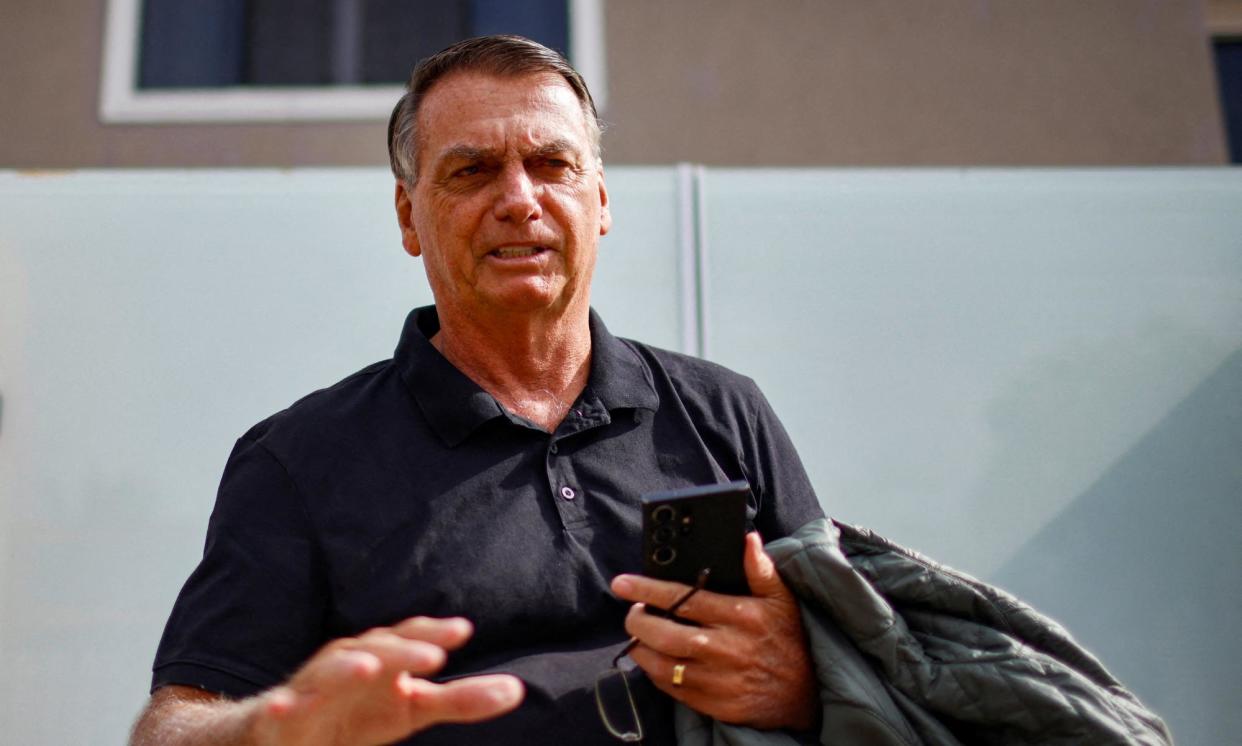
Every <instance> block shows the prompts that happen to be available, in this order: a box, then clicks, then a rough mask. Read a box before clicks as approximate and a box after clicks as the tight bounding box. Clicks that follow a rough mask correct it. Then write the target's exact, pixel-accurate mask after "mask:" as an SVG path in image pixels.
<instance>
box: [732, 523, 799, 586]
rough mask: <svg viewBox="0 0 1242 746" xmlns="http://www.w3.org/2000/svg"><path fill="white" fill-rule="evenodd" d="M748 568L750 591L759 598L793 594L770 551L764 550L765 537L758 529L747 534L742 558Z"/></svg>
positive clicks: (743, 563)
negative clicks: (769, 553) (786, 585)
mask: <svg viewBox="0 0 1242 746" xmlns="http://www.w3.org/2000/svg"><path fill="white" fill-rule="evenodd" d="M742 565H743V567H745V569H746V582H747V583H749V584H750V593H751V595H752V596H756V597H759V598H764V597H767V598H771V597H778V598H782V597H783V598H787V597H789V596H790V595H791V594H790V593H789V589H788V588H786V587H785V583H784V582H783V581H782V580H781V576H780V573H778V572H777V571H776V563H774V562H772V558H771V557H769V556H768V553H767V552H765V551H763V539H762V538H760V536H759V532H758V531H751V532H750V533H749V534H746V550H745V554H744V555H743V558H742Z"/></svg>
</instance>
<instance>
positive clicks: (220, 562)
mask: <svg viewBox="0 0 1242 746" xmlns="http://www.w3.org/2000/svg"><path fill="white" fill-rule="evenodd" d="M328 597H329V594H328V593H327V590H326V587H325V581H324V577H323V569H322V566H321V562H320V559H319V556H318V552H317V549H316V543H315V541H314V537H313V534H312V532H311V530H310V523H309V521H308V519H307V515H306V512H305V508H304V505H303V504H302V502H301V500H300V499H299V495H298V493H297V489H296V487H295V485H294V483H293V481H292V479H291V478H290V476H289V474H288V473H287V472H286V470H285V468H284V467H283V466H282V465H281V464H280V463H279V462H278V461H277V460H276V458H275V457H274V456H273V455H272V454H271V453H270V452H268V450H267V449H266V448H264V447H263V445H262V444H261V443H260V442H258V441H256V440H254V439H250V438H249V437H244V438H242V439H241V440H239V441H238V442H237V445H236V446H235V447H234V449H233V453H232V454H231V455H230V456H229V460H228V464H227V466H226V467H225V471H224V476H223V478H222V479H221V483H220V490H219V493H218V494H217V496H216V504H215V508H214V509H213V511H212V514H211V520H210V522H209V523H208V527H207V540H206V544H205V546H204V549H203V558H202V561H201V562H200V563H199V565H198V567H197V569H195V571H194V573H193V574H192V575H191V576H190V578H189V579H188V580H187V581H186V583H185V586H184V587H183V588H182V589H181V593H180V595H179V596H178V597H177V602H176V604H175V605H174V607H173V610H172V614H171V615H170V616H169V619H168V623H167V625H166V626H165V628H164V635H163V638H162V639H161V641H160V645H159V649H158V651H157V652H156V656H155V664H154V666H153V676H152V684H151V688H152V691H154V690H155V689H158V688H159V687H161V686H164V685H167V684H181V685H185V686H194V687H198V688H201V689H206V690H209V691H213V692H217V693H221V694H225V695H228V696H232V697H245V696H249V695H251V694H254V693H256V692H258V691H261V690H263V689H266V688H268V687H271V686H273V685H275V684H278V683H280V682H281V681H283V680H285V679H286V678H287V677H288V676H289V675H290V674H291V673H292V672H293V671H295V670H296V669H297V668H298V667H299V666H300V665H301V663H302V662H303V661H305V660H306V659H307V658H308V657H309V656H310V655H311V654H312V653H313V652H314V651H315V650H316V649H318V647H319V646H320V645H322V644H323V642H324V627H325V621H324V620H325V607H326V604H327V601H326V599H327V598H328Z"/></svg>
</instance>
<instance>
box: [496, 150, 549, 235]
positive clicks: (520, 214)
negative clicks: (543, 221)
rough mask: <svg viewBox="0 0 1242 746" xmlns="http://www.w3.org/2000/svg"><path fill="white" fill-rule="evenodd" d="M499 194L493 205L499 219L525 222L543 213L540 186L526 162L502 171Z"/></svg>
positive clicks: (535, 218) (537, 217) (507, 167)
mask: <svg viewBox="0 0 1242 746" xmlns="http://www.w3.org/2000/svg"><path fill="white" fill-rule="evenodd" d="M497 186H498V188H499V194H497V195H496V203H495V205H494V206H493V214H494V216H495V217H496V219H497V220H511V221H514V222H517V223H525V222H526V221H528V220H537V219H539V217H540V215H542V213H543V209H542V208H541V207H540V206H539V186H538V185H537V184H536V183H535V182H534V181H533V180H532V179H531V177H530V174H529V173H528V172H527V170H526V167H525V165H524V164H512V165H509V166H506V167H505V169H504V170H503V171H501V174H500V178H499V180H498V185H497Z"/></svg>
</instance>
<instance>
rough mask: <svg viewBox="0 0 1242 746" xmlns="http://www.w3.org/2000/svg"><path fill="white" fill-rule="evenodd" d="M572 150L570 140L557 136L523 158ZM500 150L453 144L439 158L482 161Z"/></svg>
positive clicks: (444, 159)
mask: <svg viewBox="0 0 1242 746" xmlns="http://www.w3.org/2000/svg"><path fill="white" fill-rule="evenodd" d="M565 152H572V153H576V152H577V149H576V148H575V147H574V143H573V141H572V140H568V139H565V138H557V139H556V140H552V141H551V142H548V143H545V144H543V145H540V146H539V147H537V148H535V149H534V150H531V151H530V152H528V153H525V154H524V155H523V158H532V157H534V158H538V157H547V156H550V155H556V154H557V153H565ZM499 153H500V151H498V150H496V149H495V148H479V147H475V146H473V145H453V146H452V147H450V148H448V149H446V150H445V151H444V152H443V153H441V154H440V160H441V161H446V160H450V159H453V160H463V161H482V160H489V159H494V158H497V157H499Z"/></svg>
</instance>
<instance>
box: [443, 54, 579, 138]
mask: <svg viewBox="0 0 1242 746" xmlns="http://www.w3.org/2000/svg"><path fill="white" fill-rule="evenodd" d="M521 115H524V116H526V117H527V118H528V119H529V124H531V125H544V126H530V127H528V128H527V131H526V132H525V133H524V134H526V135H527V136H530V137H532V138H534V139H533V140H532V141H531V145H532V146H534V147H543V146H546V145H549V144H550V143H551V141H553V140H559V141H562V144H564V142H568V141H571V140H577V139H580V138H586V137H588V136H589V135H588V132H587V125H586V116H587V115H586V112H585V110H584V109H583V107H582V104H581V102H580V101H579V100H578V98H577V96H576V95H575V94H574V91H573V89H572V88H571V87H570V86H569V84H568V83H567V82H566V81H565V79H564V78H562V77H561V76H560V75H557V74H556V73H531V74H523V75H511V76H500V75H491V74H486V73H477V72H471V71H466V72H459V73H451V74H450V75H448V76H446V77H445V78H444V79H443V80H440V81H437V82H436V84H435V85H434V86H432V88H431V90H429V91H428V92H427V93H426V94H425V97H424V99H423V102H422V104H421V105H420V107H419V114H418V117H419V122H418V125H419V131H420V135H421V136H420V140H422V144H424V145H427V144H433V143H434V144H435V146H436V148H435V149H436V151H437V153H438V152H440V151H442V150H444V149H447V148H455V147H458V146H471V145H478V146H482V145H483V143H472V142H470V140H471V139H472V138H471V135H477V134H480V133H482V132H485V131H486V130H487V129H488V128H489V126H491V125H494V124H495V125H499V123H501V122H502V121H504V120H505V118H506V117H510V116H521Z"/></svg>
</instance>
